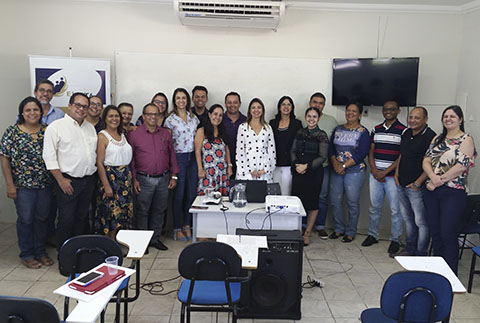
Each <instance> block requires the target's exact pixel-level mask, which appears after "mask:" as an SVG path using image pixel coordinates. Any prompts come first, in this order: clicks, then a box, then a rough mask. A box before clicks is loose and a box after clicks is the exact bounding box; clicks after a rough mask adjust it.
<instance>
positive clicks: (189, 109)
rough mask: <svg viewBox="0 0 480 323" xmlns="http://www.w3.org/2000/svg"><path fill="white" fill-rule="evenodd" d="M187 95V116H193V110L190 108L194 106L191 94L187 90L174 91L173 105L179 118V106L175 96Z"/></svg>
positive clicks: (178, 89)
mask: <svg viewBox="0 0 480 323" xmlns="http://www.w3.org/2000/svg"><path fill="white" fill-rule="evenodd" d="M180 92H181V93H185V95H186V96H187V106H186V107H185V108H186V110H187V114H188V115H190V116H191V115H192V110H191V108H190V105H191V104H192V103H191V102H192V101H191V100H190V94H189V93H188V92H187V90H185V89H184V88H180V87H179V88H177V89H175V91H173V95H172V104H173V111H172V112H173V113H175V114H176V115H177V116H178V109H177V104H176V103H175V95H177V93H180Z"/></svg>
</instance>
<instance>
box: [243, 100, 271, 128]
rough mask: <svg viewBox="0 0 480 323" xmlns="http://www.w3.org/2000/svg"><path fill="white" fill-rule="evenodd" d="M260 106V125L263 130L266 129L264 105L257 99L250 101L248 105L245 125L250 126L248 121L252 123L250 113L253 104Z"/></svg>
mask: <svg viewBox="0 0 480 323" xmlns="http://www.w3.org/2000/svg"><path fill="white" fill-rule="evenodd" d="M255 102H256V103H258V104H260V106H261V107H262V116H261V117H260V124H261V125H262V127H263V128H267V125H268V124H267V123H266V122H265V104H263V102H262V100H260V99H259V98H253V99H252V101H250V103H249V104H248V112H247V121H246V122H247V124H248V125H250V121H252V112H251V111H250V110H251V109H252V105H253V104H254V103H255Z"/></svg>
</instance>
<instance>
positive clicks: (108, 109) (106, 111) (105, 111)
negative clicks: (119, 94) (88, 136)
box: [102, 104, 123, 135]
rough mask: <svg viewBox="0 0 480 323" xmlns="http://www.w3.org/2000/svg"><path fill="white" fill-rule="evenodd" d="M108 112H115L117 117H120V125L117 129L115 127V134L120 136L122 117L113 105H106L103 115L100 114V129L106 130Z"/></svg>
mask: <svg viewBox="0 0 480 323" xmlns="http://www.w3.org/2000/svg"><path fill="white" fill-rule="evenodd" d="M110 110H115V111H117V112H118V115H119V116H120V123H119V124H118V127H117V132H118V134H119V135H122V133H123V126H122V125H123V117H122V113H121V112H120V109H119V108H117V107H116V106H114V105H113V104H110V105H107V106H106V107H105V109H104V110H103V113H102V123H103V124H102V129H106V128H107V114H108V112H109V111H110Z"/></svg>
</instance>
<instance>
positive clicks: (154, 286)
mask: <svg viewBox="0 0 480 323" xmlns="http://www.w3.org/2000/svg"><path fill="white" fill-rule="evenodd" d="M180 277H181V276H180V275H178V276H176V277H173V278H169V279H165V280H159V281H155V282H151V283H142V284H140V288H141V289H143V290H145V291H147V292H148V293H150V295H157V296H165V295H169V294H172V293H175V292H177V291H178V289H174V290H171V291H168V292H165V293H164V292H163V291H164V290H165V288H164V287H163V283H166V282H170V281H173V280H175V279H178V278H180ZM136 285H137V282H135V283H131V284H130V285H129V286H128V287H129V288H130V289H135V288H136Z"/></svg>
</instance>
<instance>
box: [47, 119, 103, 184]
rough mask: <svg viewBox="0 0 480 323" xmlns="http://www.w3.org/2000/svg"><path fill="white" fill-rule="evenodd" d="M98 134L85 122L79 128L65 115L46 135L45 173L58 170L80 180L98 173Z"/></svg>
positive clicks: (49, 128) (50, 127)
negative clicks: (46, 170) (96, 163)
mask: <svg viewBox="0 0 480 323" xmlns="http://www.w3.org/2000/svg"><path fill="white" fill-rule="evenodd" d="M96 150H97V132H96V131H95V128H94V127H93V126H92V125H91V124H90V123H89V122H87V121H85V120H84V121H83V122H82V124H81V125H80V124H78V122H77V121H75V120H74V119H73V118H72V117H70V116H69V115H68V114H65V117H64V118H62V119H58V120H55V121H54V122H52V123H51V124H50V125H49V126H48V127H47V130H46V131H45V139H44V142H43V159H44V160H45V164H46V165H47V169H48V170H53V169H59V170H60V171H61V172H62V173H66V174H68V175H70V176H72V177H76V178H81V177H84V176H87V175H92V174H93V173H95V172H96V171H97V167H96V166H95V162H96V158H97V154H96Z"/></svg>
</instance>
